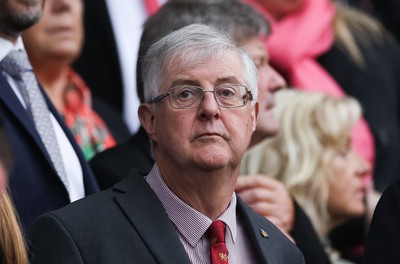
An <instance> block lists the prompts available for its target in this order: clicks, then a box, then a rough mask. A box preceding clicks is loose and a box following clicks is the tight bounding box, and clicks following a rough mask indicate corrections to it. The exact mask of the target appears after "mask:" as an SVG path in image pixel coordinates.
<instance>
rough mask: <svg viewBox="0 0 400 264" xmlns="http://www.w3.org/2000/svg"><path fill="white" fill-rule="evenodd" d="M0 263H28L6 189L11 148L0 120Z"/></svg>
mask: <svg viewBox="0 0 400 264" xmlns="http://www.w3.org/2000/svg"><path fill="white" fill-rule="evenodd" d="M0 146H1V148H0V263H2V264H28V254H27V250H26V244H25V239H24V236H23V235H22V231H21V227H20V224H19V221H18V217H17V215H16V212H15V208H14V205H13V202H12V199H11V197H10V194H9V192H8V189H7V178H8V177H7V175H8V174H9V172H10V171H11V168H12V165H13V160H12V150H11V145H10V143H9V140H8V137H7V136H6V134H5V132H4V130H3V128H2V124H1V122H0Z"/></svg>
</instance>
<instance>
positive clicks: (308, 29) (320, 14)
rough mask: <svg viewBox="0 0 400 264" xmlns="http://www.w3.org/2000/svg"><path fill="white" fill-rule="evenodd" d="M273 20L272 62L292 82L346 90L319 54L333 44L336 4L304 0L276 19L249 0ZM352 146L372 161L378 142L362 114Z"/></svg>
mask: <svg viewBox="0 0 400 264" xmlns="http://www.w3.org/2000/svg"><path fill="white" fill-rule="evenodd" d="M247 2H250V3H251V4H252V5H254V6H255V7H256V8H258V10H259V11H261V12H262V13H263V14H264V15H265V16H266V17H267V18H268V20H269V21H270V22H271V26H272V34H271V36H270V37H269V38H268V39H267V42H266V45H267V48H268V50H269V53H270V60H271V64H272V65H273V66H274V67H276V68H277V69H278V70H279V71H281V72H282V73H283V74H284V75H285V77H286V78H287V81H288V83H289V85H290V86H292V87H295V88H296V89H299V90H305V91H320V92H324V93H327V94H330V95H332V96H335V97H341V96H344V95H345V93H344V91H343V90H342V88H341V87H340V86H339V85H338V83H337V82H336V81H335V80H334V79H333V78H332V76H331V75H330V74H329V73H328V72H327V71H326V70H325V69H324V68H323V67H322V66H321V65H320V64H319V63H318V62H317V61H316V58H317V57H318V56H319V55H321V54H323V53H324V52H326V51H327V50H328V49H329V48H331V47H332V45H333V42H334V32H333V26H332V24H333V20H334V17H335V14H336V9H335V6H334V5H333V4H332V3H331V1H330V0H305V4H304V6H303V8H302V9H301V10H300V11H299V12H296V13H293V14H290V15H289V16H286V17H284V18H283V19H281V20H279V21H274V19H272V18H271V16H270V15H269V14H268V13H267V11H266V10H265V9H263V7H261V6H260V5H259V4H256V3H255V0H248V1H247ZM353 149H354V150H355V151H356V152H357V153H359V154H360V155H361V156H362V157H364V158H365V159H366V160H367V161H369V162H370V163H371V164H373V161H374V159H375V146H374V140H373V136H372V133H371V131H370V129H369V127H368V125H367V123H366V121H365V120H364V119H363V118H362V119H361V120H360V121H359V122H358V123H357V124H356V126H355V128H354V131H353Z"/></svg>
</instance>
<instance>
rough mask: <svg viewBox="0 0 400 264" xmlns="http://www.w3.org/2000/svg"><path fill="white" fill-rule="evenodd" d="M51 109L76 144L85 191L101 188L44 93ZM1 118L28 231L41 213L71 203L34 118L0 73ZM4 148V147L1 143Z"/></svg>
mask: <svg viewBox="0 0 400 264" xmlns="http://www.w3.org/2000/svg"><path fill="white" fill-rule="evenodd" d="M42 93H43V95H44V96H45V100H46V102H47V104H48V107H49V110H50V111H51V112H52V113H53V115H54V117H55V118H56V119H57V121H58V122H59V123H60V125H61V127H62V129H63V130H64V132H65V134H66V135H67V137H68V139H69V141H70V142H71V145H72V146H73V148H74V150H75V152H76V154H77V156H78V158H79V161H80V163H81V167H82V171H83V180H84V185H85V193H86V194H91V193H94V192H96V191H98V190H99V188H98V185H97V182H96V179H95V178H94V175H93V173H92V171H91V169H90V167H89V165H88V163H87V162H86V160H85V159H84V157H83V155H82V152H81V150H80V148H79V146H78V145H77V144H76V143H75V140H74V138H73V136H72V135H71V133H70V132H69V129H68V128H67V127H66V126H65V125H64V122H63V121H62V120H61V118H60V116H59V114H58V113H57V111H56V110H55V108H54V106H53V105H52V103H51V102H50V100H49V99H48V97H47V96H46V94H45V93H44V92H43V90H42ZM0 119H1V121H2V123H3V127H4V130H5V131H6V133H7V135H8V136H9V138H10V140H11V145H12V148H13V156H14V168H13V170H12V172H11V174H10V178H9V186H10V191H11V194H12V197H13V200H14V203H15V206H16V209H17V212H18V215H19V218H20V220H21V224H22V227H23V229H24V231H25V232H26V233H29V229H30V227H31V225H32V223H33V221H34V220H35V219H36V218H37V217H38V216H40V215H41V214H43V213H45V212H48V211H52V210H55V209H58V208H60V207H62V206H64V205H66V204H68V203H69V202H70V201H69V196H68V193H67V190H66V189H65V187H64V185H63V183H62V182H61V180H60V178H59V177H58V175H57V172H56V170H55V168H54V166H53V163H52V162H51V159H50V156H49V154H48V153H47V151H46V149H45V146H44V144H43V143H42V141H41V139H40V136H39V134H38V132H37V130H36V128H35V124H34V123H33V120H32V118H31V117H30V116H29V114H28V112H27V111H26V110H25V109H24V107H23V106H22V104H21V102H20V101H19V100H18V98H17V96H16V95H15V93H14V91H13V90H12V88H11V87H10V85H9V84H8V82H7V80H6V78H5V77H4V75H3V74H2V73H1V72H0ZM0 147H1V146H0Z"/></svg>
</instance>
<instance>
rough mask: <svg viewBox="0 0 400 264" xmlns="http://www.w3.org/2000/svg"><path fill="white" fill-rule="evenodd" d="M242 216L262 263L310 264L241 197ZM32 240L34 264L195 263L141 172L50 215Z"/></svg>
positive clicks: (39, 225) (34, 230)
mask: <svg viewBox="0 0 400 264" xmlns="http://www.w3.org/2000/svg"><path fill="white" fill-rule="evenodd" d="M237 213H238V217H241V218H242V220H243V223H244V224H245V227H246V228H247V232H248V235H249V238H251V241H249V243H251V244H252V245H253V249H254V252H256V253H257V258H258V259H259V261H258V262H257V263H269V264H273V263H304V259H303V256H302V253H301V252H300V250H299V249H298V248H297V247H296V246H295V245H294V244H293V243H292V242H290V241H289V240H288V239H287V238H286V236H285V235H283V234H282V233H281V232H280V231H279V230H278V229H277V228H276V227H275V226H274V225H272V224H271V223H270V222H269V221H268V220H266V219H265V218H264V217H262V216H260V215H257V214H255V213H254V212H253V211H252V210H251V209H250V208H249V207H247V206H246V205H245V204H244V203H243V201H241V200H240V198H239V199H238V205H237ZM260 229H263V230H265V231H266V232H267V233H268V235H269V238H265V237H263V236H262V235H261V233H260ZM31 239H32V243H33V251H32V256H33V258H32V260H33V261H32V263H40V264H46V263H49V264H50V263H51V264H53V263H60V264H63V263H68V264H70V263H74V264H78V263H87V264H89V263H95V264H101V263H107V264H111V263H118V264H123V263H130V264H131V263H146V264H150V263H166V264H167V263H168V264H170V263H180V264H181V263H188V264H189V263H190V261H189V258H188V256H187V254H186V252H185V250H184V248H183V245H182V244H181V242H180V240H179V238H178V235H177V233H176V229H175V227H174V226H173V224H172V222H171V221H170V219H169V218H168V215H167V213H166V211H165V209H164V207H163V205H162V203H161V202H160V201H159V200H158V197H157V196H156V195H155V193H154V192H153V190H152V189H151V188H150V186H149V185H148V184H147V183H146V181H145V180H144V179H143V178H142V176H141V175H139V174H138V173H135V172H133V173H131V175H130V176H129V177H127V178H126V179H125V180H123V181H122V182H120V183H118V184H116V185H115V186H114V188H112V189H108V190H106V191H103V192H100V193H98V194H95V195H91V196H89V197H86V198H85V199H82V200H80V201H78V202H75V203H73V204H70V205H68V206H66V207H64V208H63V209H60V210H57V211H55V212H51V213H48V214H46V215H44V216H43V217H41V218H40V219H39V220H38V222H37V223H36V224H35V226H34V228H33V232H32V237H31Z"/></svg>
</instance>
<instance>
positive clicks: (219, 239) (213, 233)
mask: <svg viewBox="0 0 400 264" xmlns="http://www.w3.org/2000/svg"><path fill="white" fill-rule="evenodd" d="M208 232H209V237H210V244H215V243H225V223H224V222H222V221H221V220H217V221H214V222H212V224H211V225H210V227H209V229H208Z"/></svg>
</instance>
